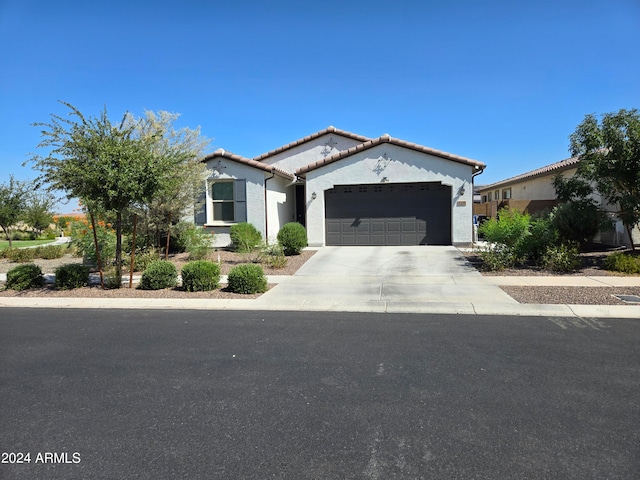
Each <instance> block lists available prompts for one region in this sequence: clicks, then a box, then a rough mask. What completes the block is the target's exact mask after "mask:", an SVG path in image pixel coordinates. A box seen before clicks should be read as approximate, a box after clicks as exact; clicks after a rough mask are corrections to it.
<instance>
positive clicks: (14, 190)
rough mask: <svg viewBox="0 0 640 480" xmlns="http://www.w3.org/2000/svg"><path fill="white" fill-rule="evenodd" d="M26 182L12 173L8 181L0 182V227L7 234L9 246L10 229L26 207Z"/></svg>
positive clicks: (19, 218)
mask: <svg viewBox="0 0 640 480" xmlns="http://www.w3.org/2000/svg"><path fill="white" fill-rule="evenodd" d="M30 189H31V188H30V186H29V183H28V182H21V181H18V180H16V179H15V178H14V177H13V175H11V176H10V177H9V183H2V184H0V227H1V228H2V231H3V232H4V234H5V235H6V236H7V240H8V241H9V247H12V246H13V244H12V243H11V229H12V228H13V227H14V226H15V224H16V223H17V222H18V221H20V220H21V219H22V216H23V214H24V210H25V208H26V201H25V198H26V194H27V192H28V191H29V190H30Z"/></svg>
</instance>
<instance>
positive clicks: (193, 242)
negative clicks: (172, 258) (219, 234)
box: [176, 222, 214, 260]
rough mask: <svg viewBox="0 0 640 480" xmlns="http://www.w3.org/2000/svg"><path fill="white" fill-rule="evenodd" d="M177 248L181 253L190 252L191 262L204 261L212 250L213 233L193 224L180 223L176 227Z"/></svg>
mask: <svg viewBox="0 0 640 480" xmlns="http://www.w3.org/2000/svg"><path fill="white" fill-rule="evenodd" d="M176 230H177V231H178V234H177V237H178V238H177V244H178V245H177V246H178V248H179V249H180V250H181V251H184V252H189V260H202V259H204V258H206V256H207V255H208V254H209V251H210V250H211V241H212V240H213V239H214V235H212V233H210V232H207V230H205V229H204V228H202V227H198V226H196V225H194V224H192V223H188V222H180V223H179V224H178V225H176Z"/></svg>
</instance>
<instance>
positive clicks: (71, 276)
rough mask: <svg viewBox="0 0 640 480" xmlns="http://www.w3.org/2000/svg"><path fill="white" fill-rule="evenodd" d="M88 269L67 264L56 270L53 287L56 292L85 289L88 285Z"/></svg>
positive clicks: (77, 264) (78, 265)
mask: <svg viewBox="0 0 640 480" xmlns="http://www.w3.org/2000/svg"><path fill="white" fill-rule="evenodd" d="M89 270H90V269H89V267H87V266H84V265H80V264H79V263H69V264H67V265H62V266H61V267H58V268H56V271H55V274H56V280H55V283H54V286H55V288H56V289H57V290H71V289H73V288H80V287H86V286H87V284H88V283H89Z"/></svg>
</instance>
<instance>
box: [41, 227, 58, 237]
mask: <svg viewBox="0 0 640 480" xmlns="http://www.w3.org/2000/svg"><path fill="white" fill-rule="evenodd" d="M42 236H43V237H44V238H46V239H47V240H55V239H56V237H57V236H58V234H57V232H56V231H55V230H53V229H52V228H47V229H46V230H45V231H44V232H42Z"/></svg>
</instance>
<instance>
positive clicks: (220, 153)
mask: <svg viewBox="0 0 640 480" xmlns="http://www.w3.org/2000/svg"><path fill="white" fill-rule="evenodd" d="M215 158H226V159H227V160H232V161H234V162H238V163H242V164H245V165H249V166H250V167H254V168H258V169H260V170H263V171H265V172H268V173H273V174H274V175H278V176H280V177H282V178H286V179H287V180H294V179H295V176H294V175H293V174H292V173H289V172H286V171H284V170H282V169H280V168H278V167H274V166H273V165H267V164H266V163H263V162H259V161H257V160H255V159H251V158H246V157H243V156H241V155H236V154H235V153H231V152H227V151H225V150H223V149H222V148H219V149H218V150H216V151H215V152H213V153H210V154H209V155H207V156H206V157H204V158H203V159H202V162H207V161H209V160H213V159H215Z"/></svg>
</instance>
